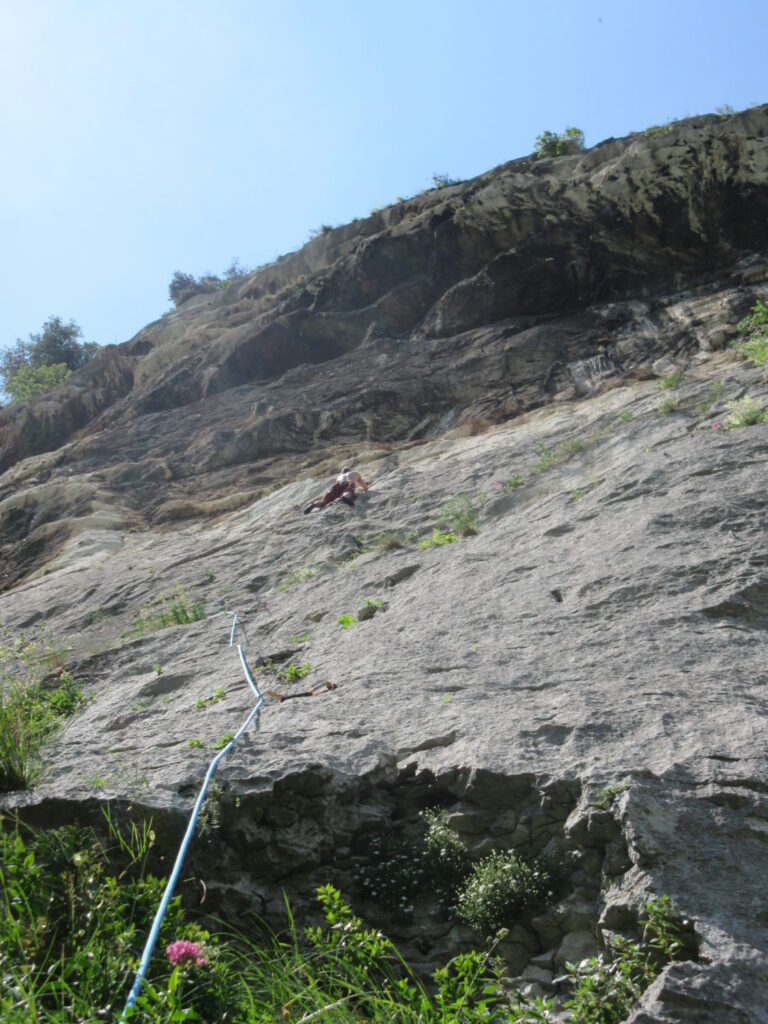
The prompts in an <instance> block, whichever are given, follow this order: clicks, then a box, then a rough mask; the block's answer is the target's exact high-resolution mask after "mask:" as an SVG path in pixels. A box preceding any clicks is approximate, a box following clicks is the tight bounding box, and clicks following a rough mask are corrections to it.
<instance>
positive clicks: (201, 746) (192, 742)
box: [187, 737, 205, 750]
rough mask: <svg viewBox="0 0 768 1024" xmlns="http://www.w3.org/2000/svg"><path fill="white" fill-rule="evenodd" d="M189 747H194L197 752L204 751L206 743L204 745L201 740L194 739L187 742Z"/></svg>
mask: <svg viewBox="0 0 768 1024" xmlns="http://www.w3.org/2000/svg"><path fill="white" fill-rule="evenodd" d="M187 746H188V747H192V748H193V749H195V750H203V749H204V748H205V743H203V741H202V740H201V739H198V738H197V737H193V738H192V739H191V740H187Z"/></svg>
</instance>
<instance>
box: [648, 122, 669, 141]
mask: <svg viewBox="0 0 768 1024" xmlns="http://www.w3.org/2000/svg"><path fill="white" fill-rule="evenodd" d="M674 130H675V125H674V122H672V121H667V122H666V124H652V125H651V126H650V128H646V129H645V131H644V132H643V135H647V136H648V137H649V138H653V137H654V136H656V135H669V133H670V132H673V131H674Z"/></svg>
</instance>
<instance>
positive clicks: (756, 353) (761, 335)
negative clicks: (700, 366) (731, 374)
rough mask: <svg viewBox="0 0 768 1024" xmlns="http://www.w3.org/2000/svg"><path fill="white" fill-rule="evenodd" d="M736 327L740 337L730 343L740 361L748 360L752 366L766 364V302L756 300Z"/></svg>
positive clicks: (767, 344)
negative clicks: (748, 313) (747, 314)
mask: <svg viewBox="0 0 768 1024" xmlns="http://www.w3.org/2000/svg"><path fill="white" fill-rule="evenodd" d="M750 314H751V315H750V316H745V317H744V319H743V320H740V321H739V323H738V324H737V325H736V330H737V331H738V332H739V334H740V335H742V337H741V338H740V339H737V340H736V341H733V342H732V343H731V345H732V347H733V348H735V349H736V352H737V353H738V355H739V356H740V357H741V358H742V359H748V360H749V361H750V362H751V363H752V365H753V366H765V364H766V363H768V302H761V301H760V300H758V301H757V302H756V303H755V305H754V306H753V307H752V309H751V310H750Z"/></svg>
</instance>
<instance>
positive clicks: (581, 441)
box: [536, 430, 606, 473]
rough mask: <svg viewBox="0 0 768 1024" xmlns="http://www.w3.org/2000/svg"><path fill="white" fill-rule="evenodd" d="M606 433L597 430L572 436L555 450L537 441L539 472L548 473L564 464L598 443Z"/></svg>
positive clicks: (537, 466) (537, 467)
mask: <svg viewBox="0 0 768 1024" xmlns="http://www.w3.org/2000/svg"><path fill="white" fill-rule="evenodd" d="M605 435H606V430H596V431H595V432H594V433H593V434H590V435H589V436H588V437H570V438H568V440H567V441H563V442H562V444H559V445H558V446H557V448H556V449H555V450H554V451H553V450H552V449H551V448H547V446H546V445H545V444H544V443H543V442H542V441H538V442H537V443H536V451H537V453H538V456H539V461H538V463H537V465H536V472H537V473H546V472H547V470H549V469H555V468H556V467H557V466H562V465H563V464H564V463H565V462H570V460H571V459H573V458H574V457H575V456H576V455H579V454H580V453H581V452H583V451H586V449H587V448H589V447H590V446H591V445H593V444H596V443H597V442H598V441H600V440H601V439H602V438H603V437H605Z"/></svg>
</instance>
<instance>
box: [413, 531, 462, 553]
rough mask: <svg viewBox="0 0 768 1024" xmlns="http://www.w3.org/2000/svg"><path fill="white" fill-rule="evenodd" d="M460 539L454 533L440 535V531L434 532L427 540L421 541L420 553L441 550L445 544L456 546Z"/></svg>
mask: <svg viewBox="0 0 768 1024" xmlns="http://www.w3.org/2000/svg"><path fill="white" fill-rule="evenodd" d="M458 539H459V538H458V536H457V535H456V534H455V533H453V531H449V532H448V533H440V531H439V530H433V531H432V536H431V537H429V538H427V540H421V541H419V551H426V550H427V548H440V547H443V545H444V544H455V543H456V541H457V540H458Z"/></svg>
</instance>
